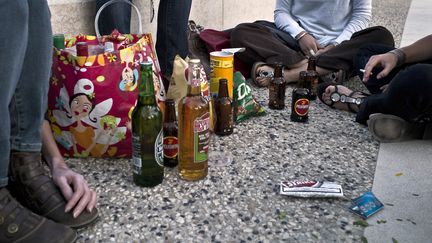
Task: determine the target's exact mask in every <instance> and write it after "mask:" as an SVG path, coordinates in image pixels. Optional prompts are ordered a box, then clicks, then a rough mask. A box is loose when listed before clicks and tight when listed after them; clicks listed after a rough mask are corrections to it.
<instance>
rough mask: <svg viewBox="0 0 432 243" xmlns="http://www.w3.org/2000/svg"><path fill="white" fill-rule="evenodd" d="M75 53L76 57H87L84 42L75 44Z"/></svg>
mask: <svg viewBox="0 0 432 243" xmlns="http://www.w3.org/2000/svg"><path fill="white" fill-rule="evenodd" d="M76 53H77V56H88V55H89V47H88V44H87V43H86V42H78V43H76Z"/></svg>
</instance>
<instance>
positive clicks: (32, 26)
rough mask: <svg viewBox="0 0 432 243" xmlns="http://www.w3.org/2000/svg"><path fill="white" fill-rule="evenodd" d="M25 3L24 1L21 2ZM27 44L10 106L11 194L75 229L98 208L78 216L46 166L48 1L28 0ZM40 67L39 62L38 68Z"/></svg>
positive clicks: (49, 45) (49, 55)
mask: <svg viewBox="0 0 432 243" xmlns="http://www.w3.org/2000/svg"><path fill="white" fill-rule="evenodd" d="M20 1H22V0H20ZM27 1H28V3H29V4H28V6H29V9H30V10H29V17H28V25H27V26H28V30H27V33H28V40H29V41H28V42H27V47H26V48H24V50H25V56H24V57H23V60H24V62H23V63H22V68H21V75H20V77H19V79H18V83H17V85H16V88H15V93H14V95H13V98H12V101H11V102H10V105H9V109H10V113H11V115H10V116H11V135H10V136H11V138H10V142H11V151H12V152H11V156H10V164H9V185H8V189H9V191H10V193H11V194H12V195H13V196H14V197H15V198H16V199H17V200H18V201H19V202H20V203H21V204H23V205H24V206H26V207H27V208H28V209H31V210H32V211H33V212H35V213H38V214H40V215H44V216H45V217H46V218H49V219H52V220H54V221H55V222H58V223H62V224H65V225H68V226H71V227H78V226H83V225H86V224H87V222H89V221H91V220H93V219H94V218H95V217H96V216H97V212H96V211H95V212H93V213H89V212H87V211H86V212H84V213H82V214H81V215H80V216H79V217H73V214H72V213H71V212H68V213H65V212H64V210H65V204H66V202H65V200H64V198H63V196H62V195H61V193H60V191H59V190H58V188H57V187H56V186H55V184H54V182H53V181H52V180H51V178H49V177H48V176H47V175H46V174H45V173H44V170H43V167H42V164H41V153H40V152H41V149H42V133H41V129H42V122H43V120H44V114H45V112H46V109H47V98H48V86H49V77H50V70H51V63H52V32H51V22H50V12H49V9H48V6H47V4H46V0H27ZM36 65H37V66H36Z"/></svg>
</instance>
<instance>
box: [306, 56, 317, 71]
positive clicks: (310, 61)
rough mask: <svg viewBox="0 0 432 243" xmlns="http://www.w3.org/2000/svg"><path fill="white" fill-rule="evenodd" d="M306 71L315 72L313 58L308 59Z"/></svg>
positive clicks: (314, 60) (314, 59)
mask: <svg viewBox="0 0 432 243" xmlns="http://www.w3.org/2000/svg"><path fill="white" fill-rule="evenodd" d="M307 70H312V71H316V58H315V57H314V56H311V57H309V61H308V67H307Z"/></svg>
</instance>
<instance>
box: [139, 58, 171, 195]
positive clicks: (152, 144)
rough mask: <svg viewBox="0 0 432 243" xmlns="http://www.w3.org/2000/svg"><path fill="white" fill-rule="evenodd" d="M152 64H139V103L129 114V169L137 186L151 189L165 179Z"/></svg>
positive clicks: (159, 114)
mask: <svg viewBox="0 0 432 243" xmlns="http://www.w3.org/2000/svg"><path fill="white" fill-rule="evenodd" d="M152 66H153V63H152V62H151V61H149V62H144V63H141V64H140V69H141V79H140V82H139V86H138V87H139V88H138V89H139V90H138V102H137V105H136V107H135V109H134V111H133V113H132V169H133V181H134V182H135V184H137V185H138V186H143V187H152V186H156V185H158V184H160V183H161V182H162V180H163V177H164V167H163V145H162V139H163V133H162V112H161V111H160V109H159V107H158V105H157V102H156V98H155V93H154V85H153V70H152Z"/></svg>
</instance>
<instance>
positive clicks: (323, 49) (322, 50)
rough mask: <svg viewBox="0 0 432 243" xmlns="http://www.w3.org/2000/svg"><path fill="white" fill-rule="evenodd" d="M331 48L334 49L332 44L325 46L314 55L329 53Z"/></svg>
mask: <svg viewBox="0 0 432 243" xmlns="http://www.w3.org/2000/svg"><path fill="white" fill-rule="evenodd" d="M333 47H335V45H333V44H330V45H327V46H326V47H324V48H322V49H319V50H318V51H317V52H316V55H320V54H323V53H325V52H327V51H329V50H330V49H332V48H333Z"/></svg>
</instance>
